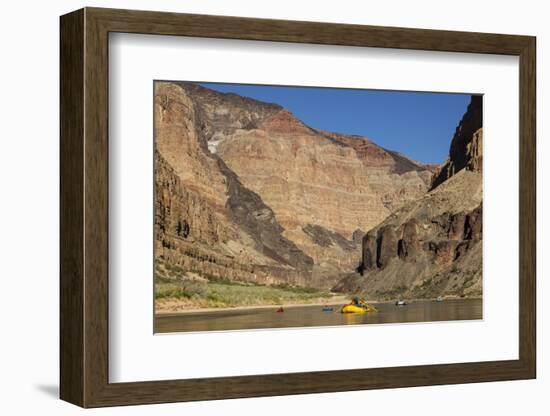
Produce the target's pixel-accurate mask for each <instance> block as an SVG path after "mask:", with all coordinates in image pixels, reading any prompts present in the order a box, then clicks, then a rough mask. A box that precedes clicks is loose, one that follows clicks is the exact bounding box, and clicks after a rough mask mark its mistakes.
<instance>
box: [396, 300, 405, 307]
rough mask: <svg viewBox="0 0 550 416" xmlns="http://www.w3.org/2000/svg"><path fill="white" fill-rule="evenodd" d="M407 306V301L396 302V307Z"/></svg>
mask: <svg viewBox="0 0 550 416" xmlns="http://www.w3.org/2000/svg"><path fill="white" fill-rule="evenodd" d="M406 305H407V301H406V300H396V301H395V306H406Z"/></svg>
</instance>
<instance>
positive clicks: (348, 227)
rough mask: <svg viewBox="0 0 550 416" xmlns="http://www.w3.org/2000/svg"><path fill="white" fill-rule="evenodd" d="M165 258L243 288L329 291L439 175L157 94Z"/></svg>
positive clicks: (236, 109) (224, 101)
mask: <svg viewBox="0 0 550 416" xmlns="http://www.w3.org/2000/svg"><path fill="white" fill-rule="evenodd" d="M155 143H156V166H157V170H156V175H155V180H156V188H155V189H156V198H157V199H156V225H155V227H156V228H155V230H156V247H157V252H156V257H157V259H159V260H162V261H165V262H169V263H174V264H180V265H182V266H185V267H186V268H189V269H193V270H195V271H199V272H203V273H208V274H212V275H214V276H217V277H223V278H228V279H236V280H254V281H258V282H261V283H291V284H299V285H303V286H316V287H331V286H332V285H334V284H336V283H337V282H338V281H339V280H340V279H341V278H342V277H343V276H345V275H346V274H348V273H350V272H353V271H354V270H355V269H356V268H357V267H358V266H359V264H360V263H361V251H362V240H361V239H362V236H363V235H364V233H365V231H367V230H369V229H371V228H373V227H375V226H377V225H378V224H379V223H381V222H382V221H384V220H385V219H386V218H387V217H388V215H390V213H391V212H393V211H395V210H396V209H399V208H400V207H402V206H403V205H404V204H407V203H408V202H411V201H414V200H416V199H418V198H419V197H421V196H422V195H424V194H425V193H426V192H427V190H428V189H429V187H430V186H431V183H432V176H433V170H434V169H433V166H425V165H422V164H418V163H416V162H414V161H412V160H410V159H408V158H406V157H404V156H402V155H399V154H398V153H396V152H392V151H389V150H386V149H383V148H381V147H380V146H378V145H376V144H375V143H374V142H372V141H371V140H369V139H367V138H363V137H357V136H347V135H342V134H337V133H330V132H324V131H317V130H315V129H312V128H310V127H309V126H307V125H305V124H304V123H302V122H301V121H300V120H298V119H297V118H296V117H295V116H294V115H293V114H292V113H290V112H289V111H288V110H286V109H284V108H282V107H281V106H279V105H276V104H269V103H263V102H260V101H256V100H252V99H249V98H245V97H241V96H238V95H236V94H222V93H218V92H216V91H213V90H210V89H207V88H203V87H201V86H198V85H195V84H192V83H184V82H157V83H156V84H155Z"/></svg>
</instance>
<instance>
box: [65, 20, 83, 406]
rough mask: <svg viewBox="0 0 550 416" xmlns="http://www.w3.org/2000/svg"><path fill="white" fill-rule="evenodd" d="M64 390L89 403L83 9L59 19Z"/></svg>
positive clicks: (71, 399) (79, 401)
mask: <svg viewBox="0 0 550 416" xmlns="http://www.w3.org/2000/svg"><path fill="white" fill-rule="evenodd" d="M60 29H61V36H60V41H61V44H60V69H61V70H60V87H61V89H60V97H59V102H60V114H61V120H60V158H59V160H60V184H59V185H60V190H61V192H60V201H59V202H60V218H59V219H60V250H59V251H60V343H59V344H60V357H59V358H60V382H61V383H60V388H59V394H60V396H61V398H62V399H63V400H67V401H69V402H71V403H75V404H78V405H81V406H82V405H83V404H84V391H83V386H84V382H83V377H84V374H85V367H84V361H83V357H82V351H83V349H84V314H83V304H84V287H83V277H84V273H83V256H84V245H83V243H84V228H83V221H84V210H83V209H82V206H83V200H84V182H83V173H84V157H83V151H82V149H83V139H84V12H83V11H82V10H79V11H77V12H75V13H72V14H70V15H68V16H66V17H64V18H63V19H61V22H60Z"/></svg>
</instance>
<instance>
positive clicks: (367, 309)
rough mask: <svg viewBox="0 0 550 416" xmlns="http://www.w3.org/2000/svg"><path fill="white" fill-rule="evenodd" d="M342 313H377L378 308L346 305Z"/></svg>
mask: <svg viewBox="0 0 550 416" xmlns="http://www.w3.org/2000/svg"><path fill="white" fill-rule="evenodd" d="M341 312H342V313H366V312H376V308H375V307H374V306H372V305H366V306H365V307H363V306H357V305H344V306H343V307H342V311H341Z"/></svg>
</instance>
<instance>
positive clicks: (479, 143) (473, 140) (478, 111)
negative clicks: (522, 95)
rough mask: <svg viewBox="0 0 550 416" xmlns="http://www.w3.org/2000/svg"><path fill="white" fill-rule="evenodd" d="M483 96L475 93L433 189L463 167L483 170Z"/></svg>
mask: <svg viewBox="0 0 550 416" xmlns="http://www.w3.org/2000/svg"><path fill="white" fill-rule="evenodd" d="M482 100H483V97H482V96H481V95H474V96H472V99H471V101H470V104H469V105H468V109H467V110H466V113H465V114H464V117H462V120H461V121H460V123H459V125H458V127H457V128H456V131H455V134H454V136H453V139H452V141H451V147H450V150H449V159H447V161H446V162H445V163H444V164H443V166H442V167H441V169H440V170H439V172H438V173H437V174H436V175H435V176H434V179H433V182H432V186H431V189H433V188H435V187H437V186H438V185H440V184H441V183H443V182H445V181H446V180H447V179H449V178H450V177H451V176H453V175H454V174H456V173H457V172H458V171H460V170H462V169H468V170H471V171H477V172H479V171H481V169H482V164H483V156H482V155H483V130H482V126H483V108H482Z"/></svg>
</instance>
